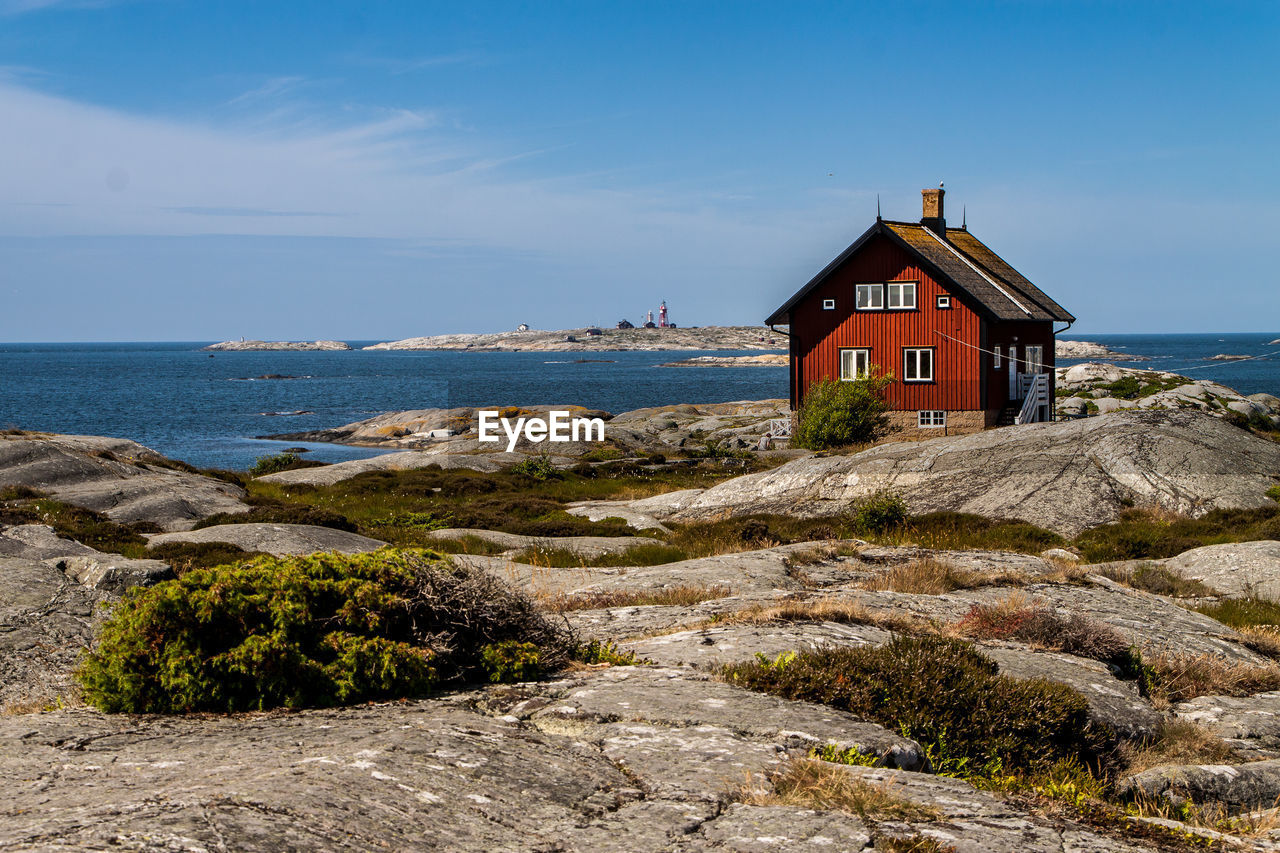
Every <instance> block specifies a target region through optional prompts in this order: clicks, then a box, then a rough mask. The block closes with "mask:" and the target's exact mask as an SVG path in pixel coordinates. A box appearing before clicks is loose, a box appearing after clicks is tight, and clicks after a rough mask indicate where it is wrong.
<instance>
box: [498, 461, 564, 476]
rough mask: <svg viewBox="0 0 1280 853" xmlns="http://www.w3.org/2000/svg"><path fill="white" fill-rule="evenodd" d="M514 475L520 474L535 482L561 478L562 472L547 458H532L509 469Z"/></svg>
mask: <svg viewBox="0 0 1280 853" xmlns="http://www.w3.org/2000/svg"><path fill="white" fill-rule="evenodd" d="M507 470H508V471H510V472H511V473H512V474H519V475H522V476H525V477H529V478H530V479H533V480H538V481H542V480H549V479H552V478H559V477H560V470H559V469H558V468H556V466H555V463H553V462H552V461H551V460H550V459H549V458H548V457H546V456H530V457H529V458H528V459H524V460H521V461H520V462H517V463H516V464H514V465H512V466H511V467H510V468H508V469H507Z"/></svg>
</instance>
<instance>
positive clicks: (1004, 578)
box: [861, 559, 1026, 595]
mask: <svg viewBox="0 0 1280 853" xmlns="http://www.w3.org/2000/svg"><path fill="white" fill-rule="evenodd" d="M1025 582H1026V577H1025V576H1023V575H1021V574H1015V573H1011V572H992V573H990V574H980V573H978V572H971V571H968V570H966V569H960V568H957V567H955V566H953V565H951V564H950V563H947V562H945V561H942V560H934V559H923V560H912V561H910V562H907V563H899V564H898V565H896V566H893V567H892V568H891V569H889V570H888V571H887V572H885V573H884V574H882V575H877V576H876V577H874V578H872V579H871V580H868V581H865V582H863V583H862V585H861V586H862V588H863V589H870V590H892V591H893V592H905V593H910V594H912V595H942V594H944V593H948V592H954V591H955V590H957V589H975V588H977V587H982V586H997V585H1002V586H1003V585H1016V584H1022V583H1025Z"/></svg>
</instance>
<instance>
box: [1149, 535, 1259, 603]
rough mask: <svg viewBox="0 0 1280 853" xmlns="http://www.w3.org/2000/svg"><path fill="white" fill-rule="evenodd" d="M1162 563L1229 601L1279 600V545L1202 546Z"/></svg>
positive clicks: (1241, 543) (1256, 543)
mask: <svg viewBox="0 0 1280 853" xmlns="http://www.w3.org/2000/svg"><path fill="white" fill-rule="evenodd" d="M1163 562H1164V565H1165V567H1166V568H1168V569H1170V570H1171V571H1174V572H1176V573H1177V574H1179V575H1181V576H1182V577H1184V578H1191V579H1193V580H1198V581H1201V582H1203V583H1204V584H1205V585H1206V586H1210V587H1212V588H1213V589H1215V590H1217V591H1218V592H1220V593H1222V594H1223V595H1226V596H1229V597H1241V596H1247V595H1257V596H1261V597H1263V598H1270V599H1276V598H1280V542H1276V541H1273V540H1263V541H1261V542H1231V543H1227V544H1224V545H1205V546H1204V547H1202V548H1192V549H1191V550H1190V551H1184V552H1182V553H1181V554H1179V555H1178V556H1176V557H1170V558H1169V559H1168V560H1164V561H1163Z"/></svg>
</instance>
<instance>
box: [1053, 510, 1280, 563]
mask: <svg viewBox="0 0 1280 853" xmlns="http://www.w3.org/2000/svg"><path fill="white" fill-rule="evenodd" d="M1275 538H1280V506H1265V507H1258V508H1256V509H1215V510H1212V511H1211V512H1208V513H1206V514H1204V515H1202V516H1200V517H1199V518H1188V517H1185V516H1176V515H1170V514H1168V513H1162V512H1158V511H1153V510H1149V509H1141V508H1133V509H1127V510H1125V511H1124V512H1122V513H1121V514H1120V518H1119V519H1118V520H1117V521H1114V522H1112V523H1110V524H1104V525H1102V526H1100V527H1095V528H1092V529H1091V530H1086V531H1084V532H1083V533H1081V534H1080V535H1079V536H1078V537H1076V540H1075V544H1076V546H1077V547H1078V548H1079V549H1080V552H1081V553H1082V554H1083V555H1084V558H1085V560H1087V561H1088V562H1090V563H1104V562H1109V561H1114V560H1143V559H1159V558H1162V557H1174V556H1177V555H1178V554H1181V553H1182V552H1183V551H1189V550H1190V549H1192V548H1198V547H1200V546H1201V545H1217V544H1221V543H1224V542H1252V541H1256V540H1260V539H1275Z"/></svg>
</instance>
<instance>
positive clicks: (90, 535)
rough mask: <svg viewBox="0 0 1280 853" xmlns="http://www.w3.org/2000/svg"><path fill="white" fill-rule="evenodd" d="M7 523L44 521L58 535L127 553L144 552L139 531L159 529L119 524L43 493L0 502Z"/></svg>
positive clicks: (2, 520) (0, 519) (0, 517)
mask: <svg viewBox="0 0 1280 853" xmlns="http://www.w3.org/2000/svg"><path fill="white" fill-rule="evenodd" d="M20 500H21V499H20ZM10 524H47V525H49V526H50V527H52V528H53V529H54V530H55V531H56V532H57V533H58V535H59V536H65V537H66V538H68V539H74V540H75V541H77V542H79V543H81V544H83V545H88V546H89V547H90V548H94V549H96V550H98V551H105V552H107V553H112V554H124V555H125V556H126V557H145V556H147V553H146V550H147V540H146V537H145V536H143V535H142V534H144V533H159V532H160V528H159V527H158V526H156V525H155V524H152V523H150V522H134V523H131V524H120V523H118V522H115V521H112V520H111V519H109V518H107V517H106V516H105V515H103V514H101V513H98V512H94V511H93V510H91V509H85V508H84V507H78V506H72V505H71V504H66V503H63V502H62V501H57V500H53V499H52V498H43V497H41V498H35V499H32V500H22V502H20V503H7V504H4V505H0V525H10Z"/></svg>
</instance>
